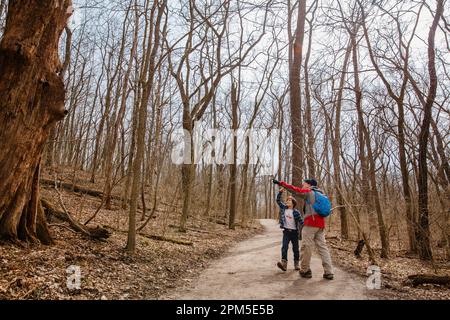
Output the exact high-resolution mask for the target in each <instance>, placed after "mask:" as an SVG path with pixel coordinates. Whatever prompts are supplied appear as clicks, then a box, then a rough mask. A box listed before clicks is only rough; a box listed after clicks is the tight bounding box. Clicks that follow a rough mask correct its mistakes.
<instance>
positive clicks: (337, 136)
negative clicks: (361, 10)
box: [331, 42, 352, 239]
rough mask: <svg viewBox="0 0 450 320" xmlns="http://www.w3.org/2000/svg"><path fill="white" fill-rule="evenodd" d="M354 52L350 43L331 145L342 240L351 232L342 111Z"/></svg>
mask: <svg viewBox="0 0 450 320" xmlns="http://www.w3.org/2000/svg"><path fill="white" fill-rule="evenodd" d="M351 51H352V43H351V42H349V44H348V46H347V50H346V52H345V57H344V65H343V67H342V73H341V79H340V83H339V90H338V94H337V101H336V116H335V123H334V125H335V129H334V138H333V143H332V145H331V149H332V152H333V168H334V170H333V172H334V183H335V184H336V188H335V189H336V202H337V205H338V206H339V216H340V220H341V237H342V239H348V235H349V230H348V218H347V212H346V208H345V205H344V200H343V197H344V196H343V194H342V190H343V189H342V182H341V171H340V170H341V164H340V157H341V110H342V96H343V92H344V85H345V78H346V74H347V66H348V61H349V59H350V53H351Z"/></svg>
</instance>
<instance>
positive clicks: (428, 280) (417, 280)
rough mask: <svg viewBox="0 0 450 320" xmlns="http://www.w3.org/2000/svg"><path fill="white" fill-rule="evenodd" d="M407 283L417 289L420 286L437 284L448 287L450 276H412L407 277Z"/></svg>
mask: <svg viewBox="0 0 450 320" xmlns="http://www.w3.org/2000/svg"><path fill="white" fill-rule="evenodd" d="M408 280H409V282H411V284H412V285H413V286H414V287H417V286H419V285H421V284H439V285H444V286H445V285H446V286H450V276H436V275H429V274H414V275H410V276H408Z"/></svg>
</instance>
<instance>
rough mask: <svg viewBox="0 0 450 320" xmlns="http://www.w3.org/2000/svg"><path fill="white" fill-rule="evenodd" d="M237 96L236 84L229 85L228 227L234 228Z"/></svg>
mask: <svg viewBox="0 0 450 320" xmlns="http://www.w3.org/2000/svg"><path fill="white" fill-rule="evenodd" d="M238 99H239V98H238V96H237V90H236V85H235V84H234V83H233V84H232V86H231V109H232V110H231V114H232V116H231V122H232V130H233V145H232V146H231V147H232V148H233V163H232V164H231V165H230V216H229V220H228V228H230V229H232V230H234V220H235V217H236V189H237V188H236V187H237V136H236V134H235V133H236V130H237V128H238Z"/></svg>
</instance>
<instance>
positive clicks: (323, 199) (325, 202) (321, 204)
mask: <svg viewBox="0 0 450 320" xmlns="http://www.w3.org/2000/svg"><path fill="white" fill-rule="evenodd" d="M314 196H315V198H316V201H315V202H314V204H313V205H312V208H313V209H314V211H315V212H316V213H317V214H318V215H319V216H321V217H324V218H326V217H328V216H329V215H330V214H331V201H330V199H328V197H327V196H326V195H324V194H322V193H320V192H317V191H314Z"/></svg>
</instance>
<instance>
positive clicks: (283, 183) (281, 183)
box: [280, 181, 311, 193]
mask: <svg viewBox="0 0 450 320" xmlns="http://www.w3.org/2000/svg"><path fill="white" fill-rule="evenodd" d="M280 186H282V187H285V188H286V189H289V190H292V191H294V192H298V193H309V192H311V190H309V189H302V188H299V187H294V186H293V185H290V184H288V183H286V182H283V181H280Z"/></svg>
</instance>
